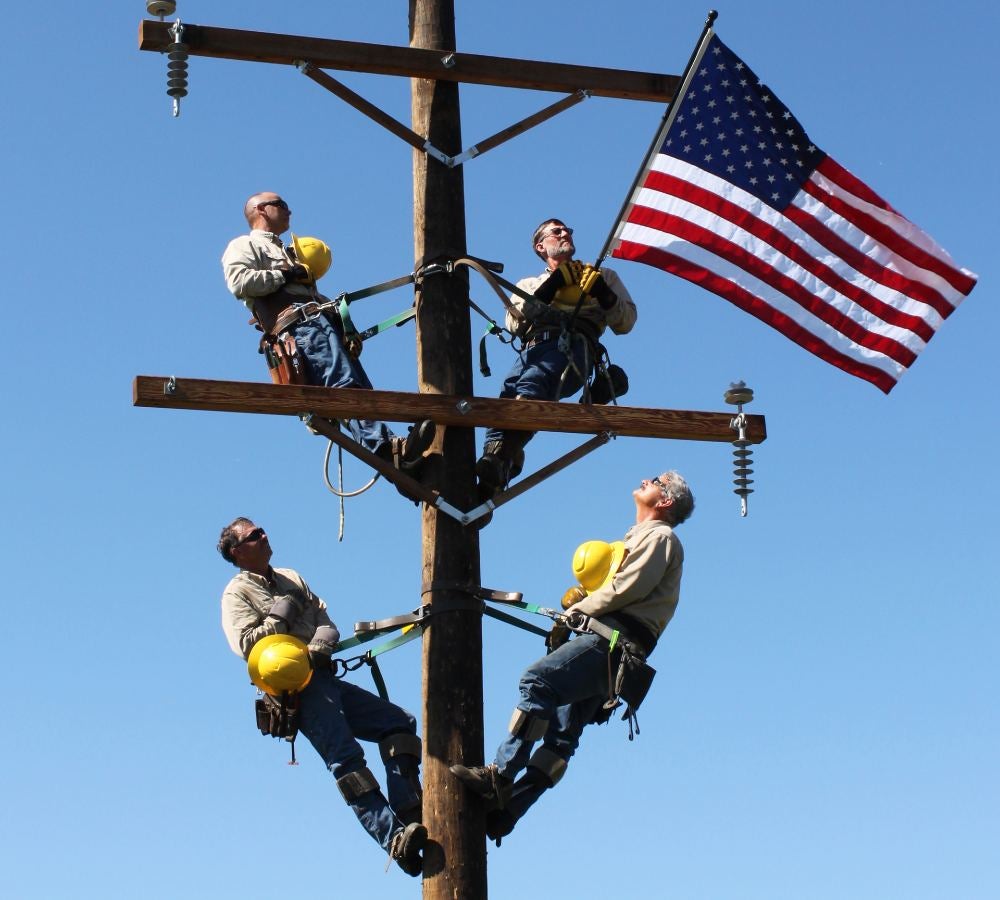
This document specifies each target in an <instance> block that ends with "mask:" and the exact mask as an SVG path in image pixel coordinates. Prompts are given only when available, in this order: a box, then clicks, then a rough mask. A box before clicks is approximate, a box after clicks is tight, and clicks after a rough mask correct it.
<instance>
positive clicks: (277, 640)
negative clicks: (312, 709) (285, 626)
mask: <svg viewBox="0 0 1000 900" xmlns="http://www.w3.org/2000/svg"><path fill="white" fill-rule="evenodd" d="M247 669H248V670H249V672H250V680H251V681H252V682H253V683H254V684H255V685H257V687H259V688H260V689H261V690H262V691H263V692H264V693H265V694H270V695H271V696H272V697H277V696H278V695H279V694H283V693H286V692H287V693H290V694H294V693H297V692H298V691H301V690H302V688H304V687H305V686H306V685H307V684H309V679H310V678H312V667H311V666H310V665H309V648H308V647H307V646H306V645H305V644H304V643H303V642H302V641H300V640H299V639H298V638H297V637H293V636H292V635H290V634H269V635H268V636H267V637H263V638H261V639H260V640H259V641H257V643H256V644H254V645H253V647H252V649H251V650H250V657H249V658H248V659H247Z"/></svg>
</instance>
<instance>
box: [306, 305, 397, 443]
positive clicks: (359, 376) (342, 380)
mask: <svg viewBox="0 0 1000 900" xmlns="http://www.w3.org/2000/svg"><path fill="white" fill-rule="evenodd" d="M289 332H290V333H291V335H292V337H294V338H295V346H296V347H298V349H299V353H301V354H302V355H303V356H304V357H305V359H306V364H307V366H308V368H309V376H310V381H311V383H312V384H316V385H321V386H323V387H336V388H345V387H346V388H366V389H367V390H371V389H372V383H371V381H369V380H368V375H367V374H366V372H365V370H364V369H363V368H362V367H361V363H360V362H359V361H358V360H356V359H354V357H352V356H351V355H350V354H349V353H348V352H347V351H346V350H345V349H344V342H343V335H342V334H341V331H340V325H339V324H338V325H337V326H336V327H334V326H333V325H332V324H331V323H330V321H329V319H327V318H326V317H325V316H317V317H316V318H314V319H309V320H308V321H307V322H302V323H301V324H299V325H295V326H293V327H292V328H290V329H289ZM347 427H348V429H349V430H350V432H351V435H352V436H353V438H354V440H356V441H357V442H358V443H359V444H362V445H364V446H365V447H367V448H368V449H369V450H371V451H372V452H373V453H374V452H375V451H376V450H378V448H379V447H380V446H382V445H383V444H385V443H387V442H388V441H389V440H391V439H392V437H393V434H392V431H390V430H389V426H388V425H386V424H385V422H379V421H376V420H375V419H348V420H347Z"/></svg>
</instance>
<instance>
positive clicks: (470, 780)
mask: <svg viewBox="0 0 1000 900" xmlns="http://www.w3.org/2000/svg"><path fill="white" fill-rule="evenodd" d="M451 774H452V775H454V776H455V777H456V778H457V779H458V780H459V781H461V782H462V784H464V785H465V786H466V787H467V788H468V789H469V790H470V791H472V792H473V793H474V794H478V795H479V796H480V797H482V798H483V799H484V800H497V801H498V802H500V803H501V804H502V803H503V800H504V798H505V797H506V795H507V794H509V793H510V787H511V785H512V784H513V779H511V778H508V777H507V776H506V775H501V774H500V772H499V771H498V770H497V767H496V765H495V764H493V763H491V764H490V765H488V766H472V767H468V766H458V765H456V766H452V767H451Z"/></svg>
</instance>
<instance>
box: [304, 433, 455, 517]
mask: <svg viewBox="0 0 1000 900" xmlns="http://www.w3.org/2000/svg"><path fill="white" fill-rule="evenodd" d="M305 422H306V425H308V426H309V427H310V428H312V429H313V430H314V431H318V432H319V433H320V434H321V435H323V437H325V438H328V439H329V440H331V441H333V442H334V443H335V444H336V445H337V446H338V447H343V448H344V449H345V450H346V451H347V452H348V453H350V454H351V455H352V456H356V457H357V458H358V459H360V460H361V461H362V462H363V463H367V464H368V465H369V466H371V467H372V468H373V469H375V471H376V472H378V473H379V474H380V475H381V476H382V477H383V478H385V479H386V480H387V481H391V482H392V483H393V484H394V485H395V486H396V487H398V488H399V489H400V490H401V491H402V492H403V493H405V494H406V495H407V496H408V497H409V498H410V499H411V500H414V501H417V502H420V501H423V502H424V503H428V504H430V505H431V506H436V505H437V502H438V499H439V495H438V494H437V492H436V491H432V490H429V489H427V488H425V487H424V486H423V485H422V484H421V483H420V482H419V481H417V480H416V479H415V478H410V476H409V475H407V474H406V473H405V472H401V471H400V470H399V469H397V468H396V467H395V466H394V465H393V464H392V463H389V462H386V461H385V460H384V459H382V458H381V457H380V456H376V455H375V454H374V453H372V452H371V450H368V449H367V448H366V447H363V446H362V445H361V444H359V443H358V442H357V441H355V440H352V439H351V438H349V437H348V436H347V435H346V434H344V433H343V432H342V431H341V430H340V426H339V425H337V423H336V422H331V421H330V420H329V419H324V418H322V417H320V416H308V417H307V418H306V420H305Z"/></svg>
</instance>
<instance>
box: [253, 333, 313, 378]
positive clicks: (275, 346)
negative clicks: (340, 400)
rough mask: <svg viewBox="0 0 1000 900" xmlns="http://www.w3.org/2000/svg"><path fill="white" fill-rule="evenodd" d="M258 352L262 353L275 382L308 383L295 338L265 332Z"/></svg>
mask: <svg viewBox="0 0 1000 900" xmlns="http://www.w3.org/2000/svg"><path fill="white" fill-rule="evenodd" d="M257 352H258V353H262V354H264V359H265V360H266V361H267V371H268V373H269V374H270V376H271V381H273V382H274V383H275V384H309V383H310V382H309V371H308V369H307V368H306V360H305V357H303V356H302V354H301V353H299V348H298V346H296V344H295V338H294V337H293V336H292V335H290V334H281V335H277V336H275V335H270V334H265V335H264V336H263V337H262V338H261V339H260V346H259V347H258V349H257Z"/></svg>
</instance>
